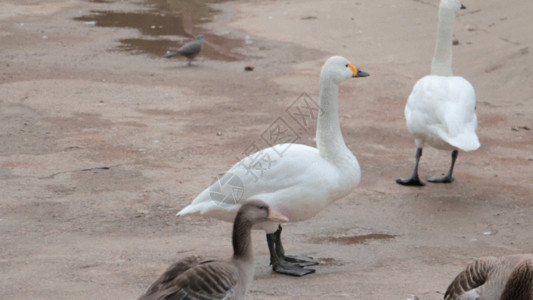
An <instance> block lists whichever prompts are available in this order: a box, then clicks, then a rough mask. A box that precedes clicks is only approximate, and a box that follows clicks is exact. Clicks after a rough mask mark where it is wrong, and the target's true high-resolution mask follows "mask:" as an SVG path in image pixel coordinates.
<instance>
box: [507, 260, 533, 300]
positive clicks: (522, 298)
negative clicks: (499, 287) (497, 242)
mask: <svg viewBox="0 0 533 300" xmlns="http://www.w3.org/2000/svg"><path fill="white" fill-rule="evenodd" d="M500 299H501V300H533V258H529V259H526V260H524V261H522V262H521V263H520V264H518V265H517V266H516V268H515V269H514V271H513V272H512V273H511V275H510V276H509V280H508V281H507V283H506V284H505V288H504V289H503V292H502V295H501V297H500Z"/></svg>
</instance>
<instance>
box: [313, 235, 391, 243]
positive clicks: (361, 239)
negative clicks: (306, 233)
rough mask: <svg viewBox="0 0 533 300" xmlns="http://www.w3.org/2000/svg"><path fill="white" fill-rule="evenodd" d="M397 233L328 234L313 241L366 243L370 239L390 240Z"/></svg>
mask: <svg viewBox="0 0 533 300" xmlns="http://www.w3.org/2000/svg"><path fill="white" fill-rule="evenodd" d="M395 237H396V236H395V235H391V234H383V233H371V234H363V235H350V236H327V237H317V238H314V239H313V240H312V241H313V242H314V243H323V242H329V243H336V244H342V245H353V244H364V243H368V242H370V241H379V240H390V239H393V238H395Z"/></svg>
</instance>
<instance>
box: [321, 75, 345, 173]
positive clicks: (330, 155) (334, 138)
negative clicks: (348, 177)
mask: <svg viewBox="0 0 533 300" xmlns="http://www.w3.org/2000/svg"><path fill="white" fill-rule="evenodd" d="M338 96H339V86H338V85H337V84H336V83H334V82H332V81H331V80H328V79H327V78H321V79H320V109H321V110H322V111H321V112H320V114H319V115H318V124H317V130H316V143H317V147H318V150H319V152H320V155H321V156H322V157H324V158H326V159H328V160H330V161H332V162H333V163H336V164H337V163H339V164H341V163H342V162H344V161H345V160H346V159H347V157H349V156H351V157H353V154H352V153H351V151H350V150H349V149H348V148H347V147H346V145H345V143H344V138H343V137H342V132H341V127H340V123H339V107H338V101H337V99H338Z"/></svg>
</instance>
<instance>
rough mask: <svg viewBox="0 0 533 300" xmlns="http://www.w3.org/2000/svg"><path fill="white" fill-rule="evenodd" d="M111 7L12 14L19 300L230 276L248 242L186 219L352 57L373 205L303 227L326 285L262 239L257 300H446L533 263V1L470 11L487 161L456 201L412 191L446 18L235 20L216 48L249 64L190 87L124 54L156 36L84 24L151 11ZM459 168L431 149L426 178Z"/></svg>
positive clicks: (262, 5) (464, 56)
mask: <svg viewBox="0 0 533 300" xmlns="http://www.w3.org/2000/svg"><path fill="white" fill-rule="evenodd" d="M99 2H100V1H93V2H88V1H80V0H72V1H59V0H50V1H39V2H38V4H37V3H36V2H35V1H16V0H7V1H2V3H0V111H1V114H0V128H1V129H0V165H1V168H0V190H1V195H2V196H1V198H0V199H1V200H0V211H1V214H0V270H1V272H0V298H1V299H135V298H136V297H138V296H139V295H140V294H141V293H142V292H143V291H144V290H145V288H146V287H147V286H148V285H149V284H150V283H151V282H152V281H153V280H154V279H155V278H156V277H157V276H158V275H159V274H160V273H161V272H162V271H163V270H164V269H165V268H166V266H167V265H169V264H170V263H171V262H173V261H174V260H176V259H178V258H181V257H184V256H187V255H190V254H194V253H196V254H201V255H205V256H213V257H227V256H229V255H230V254H231V247H230V230H231V225H230V224H229V223H224V222H220V221H217V220H212V219H204V218H199V217H184V218H176V217H175V216H174V214H175V213H176V212H177V211H178V210H179V209H180V208H182V207H184V206H185V205H187V204H188V203H189V202H190V201H191V200H192V199H193V198H194V197H195V196H196V194H198V193H199V192H200V191H201V190H202V189H203V188H205V187H207V186H208V185H209V184H210V183H211V182H213V180H214V177H215V176H216V174H219V173H222V172H224V171H226V170H227V169H228V168H229V167H230V166H231V165H232V164H233V163H235V162H236V161H237V158H238V157H239V156H240V155H241V154H242V153H243V152H244V151H245V150H246V148H247V147H248V146H250V145H251V144H252V143H253V142H257V141H260V140H261V139H260V136H261V134H262V133H263V132H264V131H265V130H266V129H267V128H269V126H270V124H272V122H274V121H275V120H276V119H278V118H282V119H284V120H286V121H287V122H288V124H289V125H290V126H292V127H294V128H298V127H297V125H296V124H295V123H290V122H293V121H291V119H290V118H289V117H288V116H287V111H286V109H287V108H288V107H289V106H290V105H291V103H293V102H294V101H295V100H296V99H298V97H299V96H300V95H301V94H302V93H304V92H306V93H307V94H308V95H309V96H310V97H311V98H312V99H315V100H317V98H318V85H317V82H318V74H319V70H320V67H321V65H322V63H323V62H324V61H325V59H326V58H327V57H328V56H330V55H333V54H340V55H343V56H346V57H347V58H349V59H350V60H351V61H352V62H353V63H354V64H355V65H356V66H358V67H359V68H361V69H363V70H365V71H367V72H369V73H370V74H371V76H370V77H368V78H364V79H354V80H351V81H347V82H345V83H343V85H342V86H341V94H340V98H341V100H340V107H341V122H342V128H343V134H344V137H345V140H346V142H347V144H348V145H349V147H350V148H351V149H352V151H353V152H354V153H355V155H356V156H357V157H358V159H359V162H360V164H361V167H362V173H363V178H362V182H361V185H360V186H359V187H358V188H357V189H356V190H355V191H354V192H353V193H351V194H350V195H349V196H347V197H346V198H344V199H342V200H339V201H338V202H336V203H335V204H333V205H331V206H330V207H328V208H327V209H326V210H325V211H323V212H322V213H320V214H319V215H318V216H316V217H315V218H314V219H312V220H309V221H307V222H302V223H296V224H289V225H287V226H285V230H284V241H285V246H286V248H287V249H286V250H287V252H290V253H296V254H305V255H310V256H313V257H315V258H318V259H319V260H320V261H321V265H320V266H318V267H317V272H316V273H315V274H312V275H309V276H306V277H303V278H293V277H287V276H282V275H278V274H273V273H272V272H271V271H270V268H269V266H268V250H267V247H266V242H265V238H264V233H263V232H254V236H253V239H254V247H255V253H256V260H257V262H256V266H257V268H256V280H255V281H254V285H253V287H252V290H251V292H250V294H249V298H250V299H337V298H346V299H387V300H388V299H405V297H407V296H408V295H410V294H417V295H418V296H419V297H420V298H421V299H422V300H425V299H427V300H431V299H441V298H442V295H443V292H444V290H445V289H446V287H447V285H448V283H449V282H450V281H451V280H452V279H453V277H454V276H455V275H456V274H457V273H458V272H459V271H460V270H461V268H462V267H463V266H464V265H465V264H466V263H468V262H470V261H471V260H472V259H473V258H475V257H479V256H484V255H503V254H512V253H522V252H530V251H531V249H532V248H533V231H532V229H531V228H532V219H533V218H532V215H533V203H532V202H531V195H532V193H533V183H532V179H533V131H531V130H529V128H532V127H533V102H532V99H531V98H532V95H533V72H532V70H531V66H532V63H533V59H532V55H533V54H532V53H531V52H532V51H533V49H532V48H531V45H532V42H533V35H531V26H532V21H531V12H532V11H533V4H532V2H531V1H530V0H515V1H513V3H512V5H511V4H508V3H506V2H505V1H498V0H484V1H471V0H465V2H464V4H465V5H466V6H467V7H468V9H467V10H466V11H461V15H460V17H459V18H458V19H457V22H456V27H455V38H456V39H457V40H458V42H459V43H458V45H456V46H455V47H454V71H455V73H456V74H458V75H462V76H464V77H466V78H467V79H468V80H470V81H471V82H472V84H473V85H474V87H475V88H476V92H477V96H478V104H477V113H478V118H479V130H478V133H479V137H480V140H481V143H482V146H481V148H480V149H479V150H478V151H475V152H472V153H460V155H459V159H458V163H457V166H456V172H455V175H456V181H455V182H454V183H452V184H449V185H433V184H429V185H427V186H425V187H423V188H407V187H402V186H398V185H396V183H394V180H395V179H396V178H398V177H404V176H408V175H409V174H410V173H411V170H412V167H413V163H414V154H415V148H414V143H413V140H412V138H411V137H410V135H409V134H408V132H407V130H406V127H405V123H404V118H403V108H404V105H405V100H406V98H407V96H408V94H409V92H410V90H411V87H412V86H413V84H414V83H415V81H416V80H417V79H418V78H420V77H421V76H423V75H425V74H427V72H428V70H429V66H430V61H431V57H432V54H433V46H434V40H435V33H436V13H437V1H428V0H416V1H413V0H402V1H398V0H384V1H358V2H354V1H337V2H336V4H335V5H331V4H330V3H331V2H330V1H325V0H318V1H312V2H309V1H303V0H302V1H279V0H276V1H265V2H258V1H244V2H230V3H224V4H219V5H217V8H219V9H221V10H222V11H223V13H221V14H219V15H217V16H216V17H215V18H214V21H213V23H209V24H203V25H202V26H203V30H204V31H206V32H210V33H211V34H213V35H218V36H222V37H228V38H229V37H231V38H238V39H244V38H245V36H246V35H248V36H249V40H248V43H243V45H242V46H241V47H240V48H238V49H235V50H234V51H235V52H236V53H240V54H243V55H244V56H245V57H246V58H245V59H244V60H241V61H232V62H226V61H220V60H212V59H209V57H206V56H204V57H202V58H201V59H200V61H199V62H197V63H196V65H195V66H194V67H190V68H188V67H185V62H184V61H183V60H174V61H168V60H163V59H160V58H157V57H153V56H148V55H132V54H130V53H125V52H120V51H108V49H112V48H113V47H114V46H115V45H116V43H117V40H118V39H120V38H127V37H132V36H135V35H138V33H137V32H135V31H134V30H132V29H120V28H99V27H95V26H91V25H90V24H86V23H84V22H77V21H73V20H72V19H73V18H75V17H79V16H81V15H84V14H86V13H88V12H89V11H90V10H92V9H102V7H105V8H106V9H112V10H119V11H133V10H136V9H139V7H138V6H137V5H134V4H128V3H127V2H126V3H124V2H116V3H99ZM101 2H105V1H101ZM162 51H163V52H164V50H162ZM246 64H253V65H254V66H255V70H254V71H253V72H244V71H243V68H244V66H245V65H246ZM313 131H314V129H312V128H311V129H309V128H308V129H303V130H302V129H300V131H298V134H299V137H300V138H299V140H298V142H300V143H305V144H310V145H312V144H313V140H312V138H313V136H314V132H313ZM449 159H450V158H449V153H445V152H439V151H437V150H434V149H431V148H426V150H425V152H424V156H423V158H422V161H421V166H420V172H421V175H423V176H427V175H433V174H436V173H443V172H445V171H446V170H447V168H448V164H449Z"/></svg>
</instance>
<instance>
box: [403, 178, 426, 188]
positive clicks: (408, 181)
mask: <svg viewBox="0 0 533 300" xmlns="http://www.w3.org/2000/svg"><path fill="white" fill-rule="evenodd" d="M396 183H397V184H401V185H406V186H424V185H426V184H425V183H423V182H422V181H420V178H418V177H411V178H398V179H396Z"/></svg>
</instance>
